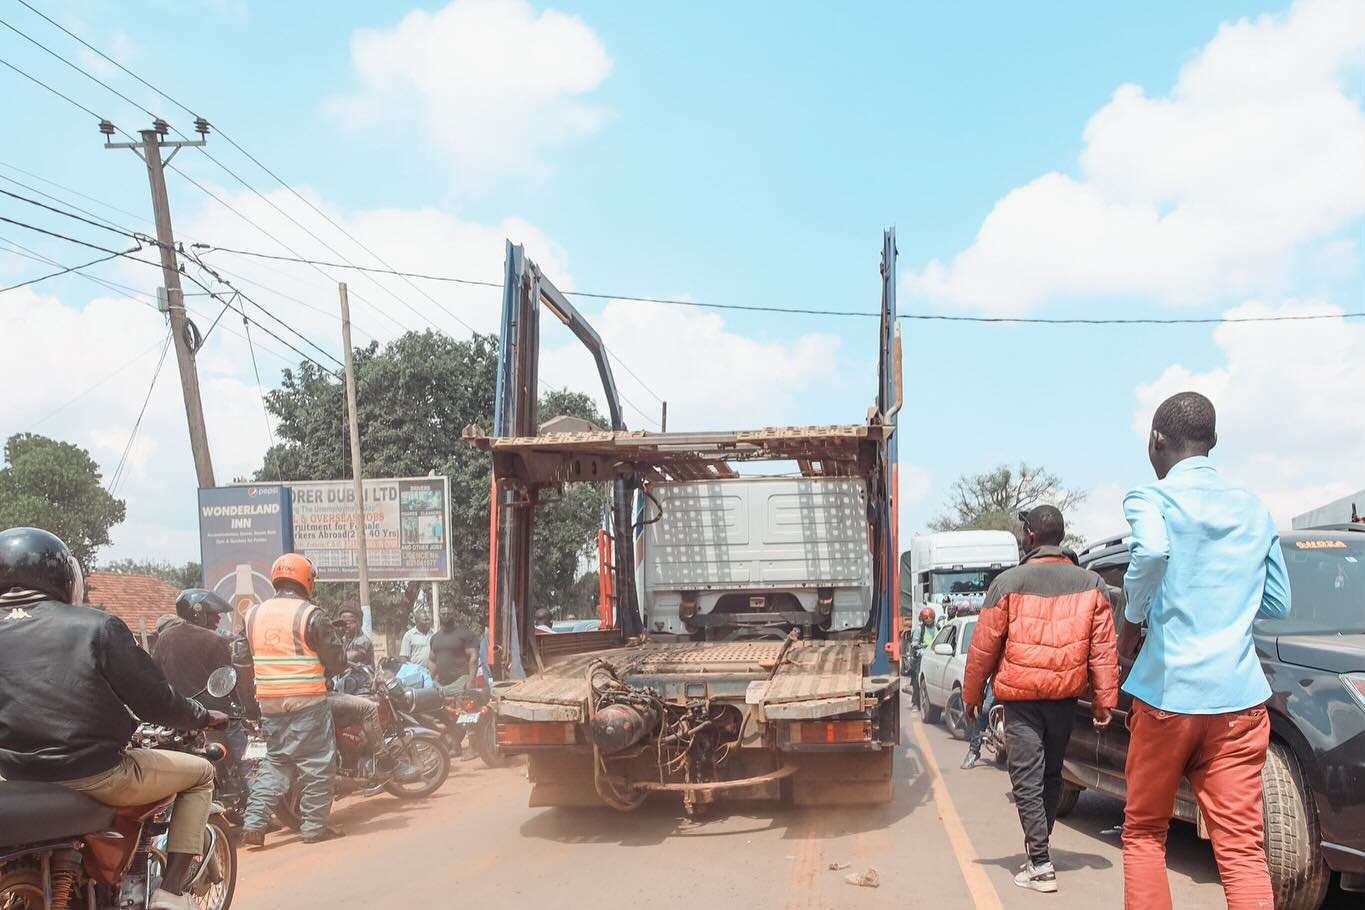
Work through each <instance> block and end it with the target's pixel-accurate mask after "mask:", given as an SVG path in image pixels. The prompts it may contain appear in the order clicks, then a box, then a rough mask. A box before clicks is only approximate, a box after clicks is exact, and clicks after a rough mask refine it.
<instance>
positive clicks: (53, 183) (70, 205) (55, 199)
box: [0, 161, 375, 339]
mask: <svg viewBox="0 0 1365 910" xmlns="http://www.w3.org/2000/svg"><path fill="white" fill-rule="evenodd" d="M0 167H7V168H10V169H12V170H15V171H18V172H19V173H21V174H25V175H27V176H28V177H31V178H32V179H34V180H41V181H43V182H44V183H47V184H50V185H51V186H55V187H57V188H58V189H61V190H65V191H66V192H68V193H71V194H73V195H76V196H80V197H81V198H83V199H87V200H89V201H90V202H93V203H95V204H96V205H101V206H104V207H105V208H107V209H110V210H111V211H115V212H119V213H120V214H123V215H127V216H129V217H130V218H134V219H136V220H138V221H144V222H145V221H146V219H145V218H144V217H143V216H141V215H137V214H135V213H133V212H129V211H126V210H125V209H120V208H118V207H117V206H113V205H110V204H109V203H107V202H103V201H101V200H99V199H96V198H94V197H93V196H88V195H86V194H85V193H82V192H80V191H79V190H75V189H72V188H71V187H68V186H63V185H62V184H60V183H57V182H56V181H53V180H48V179H47V178H45V177H42V176H40V175H38V174H34V173H32V172H30V171H26V170H24V169H22V168H19V167H15V166H14V165H12V164H8V163H6V162H3V161H0ZM0 180H6V181H9V182H10V183H12V184H14V185H15V186H17V187H20V188H22V189H25V190H28V191H29V192H30V193H36V194H38V195H39V196H42V197H43V198H45V199H50V200H52V201H53V202H56V203H59V204H60V205H64V206H67V207H68V208H71V209H74V210H75V211H77V212H80V213H81V214H83V215H88V216H89V217H91V218H94V219H96V220H98V221H100V222H103V223H104V224H105V225H108V226H109V227H110V228H111V229H114V230H117V231H119V232H121V233H124V234H126V235H129V236H132V235H134V234H135V232H133V231H130V230H129V229H127V228H124V227H122V226H121V225H120V224H118V222H116V221H113V220H111V219H109V218H105V217H104V216H103V215H99V214H97V213H95V212H92V211H90V210H89V209H85V208H81V207H80V206H78V205H76V204H75V203H73V202H71V201H69V200H66V199H61V198H59V197H57V196H54V195H52V194H51V193H48V192H44V191H43V190H41V189H38V188H37V187H34V186H29V185H28V184H26V183H24V182H23V181H20V180H15V179H14V178H13V177H9V176H6V175H5V174H0ZM2 192H5V191H4V190H0V193H2ZM11 195H15V197H16V198H19V199H24V197H22V196H19V195H18V194H11ZM24 201H26V202H34V200H31V199H24ZM54 211H59V212H60V211H61V210H60V209H56V210H54ZM61 214H69V213H66V212H61ZM136 236H137V237H138V238H139V239H141V240H142V241H144V242H147V243H155V241H153V240H152V238H151V237H149V236H147V235H145V234H141V233H136ZM186 236H188V235H186ZM264 268H266V269H267V271H270V272H273V273H274V274H276V275H280V276H283V277H286V278H290V279H291V280H295V281H297V280H298V279H297V278H296V277H294V276H292V275H290V274H288V273H287V272H284V271H282V270H280V269H276V268H271V267H269V266H264ZM219 271H221V272H224V273H226V274H228V275H232V276H233V277H235V278H237V279H238V280H240V281H245V282H246V283H247V284H250V285H253V286H255V287H258V288H260V289H261V290H263V291H266V292H268V293H271V294H274V295H276V296H277V297H282V298H284V299H285V300H289V301H292V302H294V303H297V304H298V305H299V306H301V307H304V308H305V309H309V310H312V311H313V312H315V313H318V314H320V315H323V316H326V317H327V318H328V319H332V320H337V321H339V320H340V319H341V317H340V316H338V315H337V314H336V313H334V312H332V311H331V310H325V309H323V308H321V307H317V306H314V305H313V304H311V303H308V302H306V301H304V300H300V299H299V298H298V297H294V296H292V295H290V294H286V293H284V292H283V291H280V290H278V289H276V288H272V287H270V286H269V285H265V284H262V283H260V282H259V281H254V280H252V279H250V278H248V277H246V276H244V275H241V274H239V273H237V272H233V271H230V270H229V269H226V268H223V267H222V266H219ZM310 286H311V287H318V285H316V284H311V283H310ZM351 327H352V328H353V329H355V330H356V331H358V332H360V333H361V334H362V335H364V336H366V337H367V338H370V339H374V337H375V336H374V335H373V334H372V333H370V332H369V331H367V330H366V329H365V328H364V327H363V326H361V325H359V324H358V323H356V322H355V320H352V321H351Z"/></svg>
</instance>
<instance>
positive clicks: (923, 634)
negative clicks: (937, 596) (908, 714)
mask: <svg viewBox="0 0 1365 910" xmlns="http://www.w3.org/2000/svg"><path fill="white" fill-rule="evenodd" d="M936 616H937V614H936V613H935V612H934V608H933V607H922V608H921V609H920V611H919V624H918V625H917V626H915V632H914V635H913V636H912V637H911V640H910V691H911V693H913V696H914V702H915V704H916V705H918V704H919V701H920V699H919V694H920V693H919V668H920V663H921V661H923V659H924V649H925V648H927V647H929V644H930V642H932V641H933V640H934V636H935V635H937V634H938V625H937V620H936Z"/></svg>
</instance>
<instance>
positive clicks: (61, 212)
mask: <svg viewBox="0 0 1365 910" xmlns="http://www.w3.org/2000/svg"><path fill="white" fill-rule="evenodd" d="M0 194H3V195H5V196H10V197H13V198H15V199H20V200H22V201H24V202H27V203H30V204H32V205H36V206H38V207H39V208H42V209H46V210H48V211H50V212H55V213H56V214H58V215H65V216H67V217H68V218H74V219H75V220H77V221H80V222H83V223H85V224H89V225H91V226H93V227H97V228H102V229H103V230H106V231H111V232H113V233H115V234H119V235H121V236H124V237H128V238H130V239H132V240H134V241H135V242H137V243H138V244H139V246H138V247H137V248H136V249H133V250H128V251H127V253H134V252H137V250H140V249H141V248H142V247H141V244H142V243H149V244H152V245H154V246H160V245H161V243H160V242H159V241H157V240H153V239H152V238H150V237H146V236H144V235H139V234H133V233H130V232H128V231H125V230H122V229H120V228H117V227H109V226H108V225H104V224H99V223H97V222H94V221H91V220H90V219H88V218H83V217H81V216H80V215H75V214H72V213H71V212H67V211H64V210H62V209H59V208H55V207H53V206H50V205H47V204H46V203H43V202H39V201H38V200H36V199H30V198H28V197H27V196H22V195H20V194H18V193H11V192H10V191H9V190H6V189H0ZM4 220H9V219H4ZM12 223H14V224H18V223H19V222H12ZM27 226H28V227H30V228H31V229H33V230H42V229H41V228H34V227H33V226H32V225H27ZM44 233H51V232H49V231H44ZM53 236H61V235H56V234H54V235H53ZM63 239H66V240H73V238H69V237H63ZM73 242H76V243H80V242H82V241H78V240H73ZM86 245H87V246H90V245H91V244H86ZM96 249H103V248H102V247H96ZM106 252H111V255H110V256H107V257H105V258H106V259H112V258H113V257H114V256H118V255H126V254H123V253H117V252H112V251H106ZM185 255H186V256H187V257H188V258H189V259H191V260H192V261H194V262H195V263H196V264H197V265H198V266H199V267H200V268H201V269H204V270H205V271H207V272H209V273H210V274H212V275H213V277H214V278H215V279H217V280H218V281H219V283H221V284H224V285H226V286H227V287H230V288H231V287H232V285H231V284H230V283H229V282H228V281H226V280H224V279H223V278H222V277H221V276H219V275H218V274H217V273H215V272H214V271H213V270H212V269H210V268H208V267H207V266H206V265H204V263H203V262H202V261H201V260H200V259H199V258H198V257H196V256H194V255H192V254H188V253H187V254H185ZM130 258H132V257H130ZM97 261H103V260H97ZM135 261H138V262H145V260H141V259H138V260H135ZM90 264H92V265H93V264H94V263H90ZM68 271H69V270H68ZM182 273H183V270H182ZM57 274H62V273H57ZM49 277H50V276H49ZM232 289H233V291H236V292H237V293H238V294H239V295H240V296H241V297H243V298H245V299H246V300H248V301H249V302H251V303H252V304H254V305H255V306H256V308H257V309H259V310H260V311H261V312H263V313H265V314H266V315H267V316H269V317H270V318H271V319H273V320H275V321H276V322H278V323H279V324H280V325H281V326H283V327H284V328H285V329H287V330H288V331H290V332H292V333H294V334H295V335H297V336H298V337H299V338H300V339H301V340H302V341H304V342H305V343H307V344H309V345H311V346H312V347H313V348H315V349H316V350H317V351H319V352H320V353H322V354H323V355H325V356H326V357H329V358H331V359H332V360H333V361H334V362H335V363H336V364H337V365H338V366H340V365H341V361H340V360H338V359H337V358H336V357H334V356H333V355H332V354H331V352H329V351H327V350H326V349H324V348H323V347H322V346H320V345H319V344H317V342H315V341H313V340H312V339H311V338H309V337H308V336H306V335H304V334H303V333H302V332H300V331H299V330H298V329H295V328H294V327H293V326H291V325H289V323H287V322H285V321H284V320H283V319H281V318H280V317H278V316H276V315H275V314H274V313H272V312H271V311H270V310H268V309H266V308H265V307H263V306H261V304H259V303H257V302H256V301H255V300H252V298H250V297H247V295H245V294H241V292H240V291H237V289H236V288H232ZM0 290H9V288H4V289H0ZM244 315H245V314H244Z"/></svg>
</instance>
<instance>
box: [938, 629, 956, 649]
mask: <svg viewBox="0 0 1365 910" xmlns="http://www.w3.org/2000/svg"><path fill="white" fill-rule="evenodd" d="M956 632H957V626H953V625H947V626H944V627H943V628H942V629H939V630H938V634H937V635H935V636H934V644H935V645H951V644H952V643H953V635H954V634H955V633H956Z"/></svg>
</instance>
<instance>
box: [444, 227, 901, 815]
mask: <svg viewBox="0 0 1365 910" xmlns="http://www.w3.org/2000/svg"><path fill="white" fill-rule="evenodd" d="M895 258H896V250H895V236H894V232H893V231H887V232H886V235H885V238H884V245H883V253H882V267H881V277H882V307H881V320H880V336H879V338H880V358H879V370H878V373H879V377H878V378H879V382H878V386H877V394H876V398H875V403H874V405H873V406H872V407H871V408H870V409H869V411H868V414H867V418H866V421H865V422H864V423H861V424H853V425H843V426H816V427H781V428H766V429H758V430H749V431H721V432H696V433H687V432H681V433H680V432H660V433H644V432H638V431H631V430H629V429H627V428H626V426H625V425H624V421H623V420H622V418H621V412H620V407H619V403H618V401H617V394H616V389H615V384H614V381H613V380H612V376H611V368H610V363H609V362H608V360H607V357H606V353H605V348H604V347H603V346H602V345H601V342H600V340H599V339H598V338H597V336H596V333H595V332H594V331H593V330H592V328H591V326H589V325H588V323H587V322H586V320H584V319H583V318H582V316H581V315H580V314H579V313H578V312H577V310H576V309H575V308H574V307H573V306H572V304H571V303H570V302H569V301H568V300H567V299H566V298H565V297H564V295H563V294H561V293H560V292H559V291H558V290H557V289H555V288H554V286H553V284H552V283H551V282H550V281H549V279H548V278H547V277H546V276H544V275H543V274H542V273H541V272H540V271H539V269H537V268H536V266H535V265H534V263H532V262H530V261H529V260H527V259H526V258H525V255H524V253H523V252H522V250H521V248H520V247H516V246H513V245H511V244H509V245H508V266H507V276H506V277H507V280H506V287H505V290H504V318H503V333H502V346H501V348H500V351H499V376H498V389H499V391H498V401H497V414H496V417H495V424H496V425H495V428H494V433H493V434H491V435H485V434H482V433H480V432H478V431H477V430H475V429H474V428H470V429H468V430H466V434H465V435H466V439H467V441H468V442H469V443H471V444H473V445H475V446H477V447H479V448H481V449H483V450H485V451H487V452H489V453H490V454H491V456H492V458H493V475H494V480H493V496H492V508H491V515H490V544H491V550H492V553H491V560H490V605H491V609H490V625H491V627H492V629H491V632H492V634H491V636H490V638H491V640H492V642H493V647H492V654H491V655H490V656H491V664H492V666H493V668H494V676H495V678H496V680H497V681H496V682H495V683H494V698H493V707H494V710H495V711H496V712H497V733H498V747H499V749H500V750H501V751H502V752H504V753H509V754H515V753H521V754H525V755H527V756H528V758H529V777H530V780H531V784H532V788H531V794H530V804H531V805H533V806H584V805H603V804H605V805H609V806H613V807H615V808H617V809H622V810H629V809H633V808H635V807H637V806H639V805H640V804H641V803H642V802H643V801H644V799H646V798H647V797H648V796H649V795H650V794H653V793H660V792H670V793H674V794H680V795H681V796H682V799H683V803H684V806H685V807H686V808H687V810H688V811H689V812H694V813H695V812H704V811H705V810H706V809H707V808H708V807H709V806H710V805H711V804H712V803H713V802H714V801H715V800H716V799H718V798H721V797H725V798H760V799H761V798H779V797H787V798H790V799H791V800H792V801H794V802H795V803H797V804H800V805H830V804H850V803H881V802H886V801H889V800H890V799H891V795H892V787H893V778H892V773H891V768H892V761H893V755H894V751H895V746H896V744H897V743H898V742H899V738H900V726H899V718H900V711H899V704H900V680H899V676H898V673H899V666H900V660H899V656H900V655H899V653H898V649H899V629H898V625H899V613H898V610H897V604H896V592H897V591H898V590H899V585H898V571H899V560H898V559H897V555H896V554H897V541H896V525H897V516H896V474H897V472H896V439H895V428H896V422H895V421H896V412H897V411H898V410H899V408H900V403H901V401H902V398H903V396H902V390H901V380H900V348H899V334H898V331H897V326H896V318H895ZM541 306H545V307H546V308H548V309H550V310H551V312H552V313H553V314H554V315H555V316H556V317H558V318H559V319H560V320H561V321H562V322H564V323H565V324H566V325H567V326H569V328H570V330H571V331H573V332H574V334H575V335H576V336H577V337H578V338H579V339H580V340H582V341H583V343H584V344H585V346H587V347H588V349H589V351H590V352H591V353H592V354H593V356H594V358H595V359H596V361H597V364H598V370H599V374H600V376H601V378H602V382H603V391H604V395H605V397H606V400H607V405H608V410H609V411H610V413H611V419H612V424H613V425H612V428H611V429H609V430H601V431H594V432H584V433H560V434H549V435H536V426H537V424H536V414H535V406H536V400H537V389H536V380H535V376H536V363H537V360H538V354H539V351H538V348H539V324H538V319H539V312H540V308H541ZM751 462H780V463H785V464H787V465H794V466H795V470H794V471H789V472H785V473H784V474H783V475H782V476H783V477H784V480H782V481H780V482H778V483H777V485H776V486H773V487H771V488H770V490H765V492H771V496H770V498H772V497H777V496H780V497H783V498H784V505H783V508H785V509H786V512H785V513H783V515H780V516H778V518H777V519H764V518H763V517H762V516H756V517H755V519H754V521H755V527H759V528H760V530H761V529H762V528H764V527H767V526H766V525H764V524H763V522H764V521H765V520H769V521H777V522H778V523H779V524H783V523H785V524H784V527H785V529H786V530H785V532H784V533H785V536H783V534H777V535H776V539H777V540H778V544H777V545H776V549H775V550H774V549H773V548H772V547H770V548H769V549H768V550H760V551H758V553H757V555H755V554H754V553H752V552H750V551H749V550H740V549H737V548H736V545H735V544H734V542H733V541H730V542H726V540H725V534H724V532H725V531H726V528H727V527H730V525H727V524H726V523H727V522H731V523H733V521H734V514H735V510H736V509H738V508H740V507H742V506H743V504H744V503H745V502H746V501H747V500H745V497H744V496H741V495H734V494H739V493H742V492H743V491H744V490H752V489H753V487H754V484H755V479H754V478H755V475H754V474H753V473H752V470H751V471H748V472H745V473H743V474H741V472H740V470H739V469H738V468H739V466H742V465H744V464H746V463H751ZM793 475H794V476H793ZM835 478H838V479H839V480H833V479H835ZM575 482H596V483H604V484H609V485H610V486H611V489H612V508H611V525H612V526H611V528H610V532H611V533H610V538H611V541H612V545H611V549H612V557H613V563H612V573H613V577H612V579H611V582H612V583H611V584H610V586H604V588H606V587H609V588H610V590H611V592H612V596H613V597H614V601H615V602H614V608H615V614H616V615H615V618H616V622H615V623H614V624H613V625H614V627H613V628H611V629H604V630H601V631H594V632H583V633H565V634H555V635H545V634H536V633H535V631H534V627H533V625H532V623H531V616H530V612H531V601H532V598H531V589H530V575H531V573H530V568H531V553H530V540H531V528H532V523H533V521H534V514H535V507H536V506H537V505H538V504H540V503H543V502H547V501H552V499H553V498H554V496H555V494H556V493H557V491H558V490H559V489H560V488H561V486H562V485H563V484H565V483H575ZM656 493H657V494H659V495H656ZM751 498H752V499H753V502H754V503H756V505H754V506H753V507H754V508H763V507H766V506H765V503H767V502H768V500H763V499H760V498H756V497H751ZM675 503H677V504H679V505H674V504H675ZM736 503H739V505H736ZM665 504H667V505H665ZM685 507H686V508H692V509H693V510H694V511H693V512H691V513H687V514H685V515H683V516H682V518H681V519H678V522H677V523H676V527H673V528H671V529H670V530H669V531H668V535H665V536H664V537H662V538H661V540H662V543H660V542H657V541H656V542H652V543H649V544H648V545H646V546H644V548H643V556H642V557H641V560H640V561H641V562H645V563H647V564H646V565H640V564H638V563H637V553H640V552H641V550H640V546H641V542H642V540H643V539H644V538H645V535H646V534H647V529H648V526H649V525H650V524H651V523H653V522H657V521H658V520H659V519H660V517H661V514H653V515H650V514H649V513H650V510H651V509H653V510H654V512H655V513H661V511H662V510H663V509H665V508H677V509H682V508H685ZM834 510H838V515H837V516H836V515H834ZM850 516H851V517H850ZM850 527H851V528H852V529H853V533H850V530H849V529H850ZM859 528H865V531H866V539H865V542H864V540H863V539H862V535H861V533H859V532H858V529H859ZM831 529H832V530H831ZM670 535H671V536H670ZM732 536H735V535H734V534H732ZM651 547H652V548H653V549H651ZM783 547H785V549H783ZM727 548H728V549H727ZM679 554H682V556H679ZM688 554H691V555H690V556H688ZM688 559H690V560H691V561H690V562H689V561H688ZM650 560H656V561H659V562H661V563H662V562H663V561H665V560H672V561H671V562H670V563H669V564H668V565H667V566H664V567H663V569H662V570H660V571H656V572H654V573H653V574H651V572H649V571H647V570H648V569H649V568H658V567H656V566H655V565H654V563H652V562H649V561H650ZM750 561H751V562H752V566H753V568H752V569H751V568H750V564H749V563H750ZM831 564H835V565H834V568H831ZM803 565H804V566H806V567H807V569H804V570H803V568H802V566H803ZM765 566H769V567H771V566H778V567H779V569H778V570H772V572H773V574H774V576H775V577H776V576H780V580H773V579H771V578H764V577H762V574H763V569H764V567H765ZM659 578H663V579H665V580H664V581H662V582H660V581H658V580H657V579H659ZM650 579H655V580H654V581H650ZM670 579H672V580H670ZM642 585H643V586H644V588H645V591H644V594H645V595H646V596H644V597H642V596H641V591H640V588H641V586H642ZM836 585H843V586H844V587H843V588H836V587H835V586H836ZM849 585H855V586H861V590H853V591H850V590H847V587H848V586H849ZM674 588H676V589H677V590H671V589H674ZM836 593H837V601H838V604H837V609H836ZM645 601H647V604H643V605H644V606H645V607H646V609H644V610H643V611H642V603H643V602H645ZM664 604H667V609H665V607H664V606H663V605H664ZM650 609H653V610H655V611H656V612H657V613H658V615H657V616H653V617H652V616H651V615H649V611H650ZM851 610H852V611H855V612H850V611H851ZM857 610H861V611H862V612H856V611H857Z"/></svg>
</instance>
